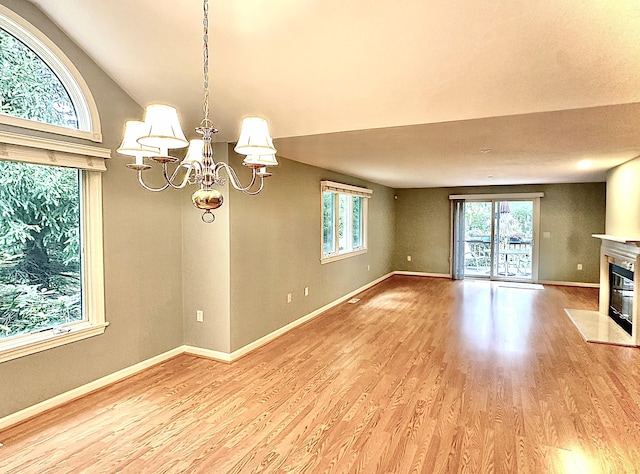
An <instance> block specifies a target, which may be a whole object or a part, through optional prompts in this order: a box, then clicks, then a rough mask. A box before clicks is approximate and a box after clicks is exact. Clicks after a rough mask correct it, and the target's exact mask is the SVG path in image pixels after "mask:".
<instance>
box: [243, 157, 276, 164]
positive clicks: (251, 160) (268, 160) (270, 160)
mask: <svg viewBox="0 0 640 474" xmlns="http://www.w3.org/2000/svg"><path fill="white" fill-rule="evenodd" d="M242 164H243V165H247V166H278V160H276V155H247V157H246V158H245V159H244V161H243V162H242Z"/></svg>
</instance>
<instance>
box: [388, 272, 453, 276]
mask: <svg viewBox="0 0 640 474" xmlns="http://www.w3.org/2000/svg"><path fill="white" fill-rule="evenodd" d="M393 274H394V275H407V276H420V277H433V278H451V274H449V273H425V272H405V271H395V272H393Z"/></svg>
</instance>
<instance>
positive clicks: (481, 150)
mask: <svg viewBox="0 0 640 474" xmlns="http://www.w3.org/2000/svg"><path fill="white" fill-rule="evenodd" d="M480 153H491V148H481V149H480Z"/></svg>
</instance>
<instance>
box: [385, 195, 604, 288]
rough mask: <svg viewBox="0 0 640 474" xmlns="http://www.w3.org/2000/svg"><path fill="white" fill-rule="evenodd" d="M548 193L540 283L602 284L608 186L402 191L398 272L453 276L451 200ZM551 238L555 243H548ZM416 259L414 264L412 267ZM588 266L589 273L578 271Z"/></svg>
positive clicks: (543, 206) (543, 213) (396, 256)
mask: <svg viewBox="0 0 640 474" xmlns="http://www.w3.org/2000/svg"><path fill="white" fill-rule="evenodd" d="M530 192H543V193H544V197H543V198H542V199H541V200H540V236H541V238H540V239H539V240H540V242H539V244H540V260H539V274H538V278H539V280H540V281H555V282H582V283H597V282H598V281H599V278H600V274H599V264H600V261H599V252H600V241H599V240H598V239H594V238H593V237H591V234H597V233H603V232H604V225H605V184H604V183H580V184H541V185H520V186H479V187H458V188H428V189H400V190H397V191H396V194H397V196H398V199H397V200H396V231H395V234H396V247H395V252H394V261H393V266H394V270H404V271H415V272H426V273H444V274H449V254H450V245H451V206H450V201H449V195H450V194H499V193H530ZM543 232H549V233H550V237H549V238H542V235H543ZM407 255H411V257H412V261H411V262H408V261H407ZM578 263H582V265H583V270H582V271H578V270H577V264H578Z"/></svg>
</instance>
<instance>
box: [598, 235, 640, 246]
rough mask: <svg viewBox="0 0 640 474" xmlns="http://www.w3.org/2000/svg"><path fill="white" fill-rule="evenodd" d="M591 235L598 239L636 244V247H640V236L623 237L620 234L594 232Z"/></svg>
mask: <svg viewBox="0 0 640 474" xmlns="http://www.w3.org/2000/svg"><path fill="white" fill-rule="evenodd" d="M591 237H595V238H596V239H601V240H609V241H611V242H618V243H621V244H630V245H635V246H636V247H640V237H622V236H620V235H609V234H592V235H591Z"/></svg>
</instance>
